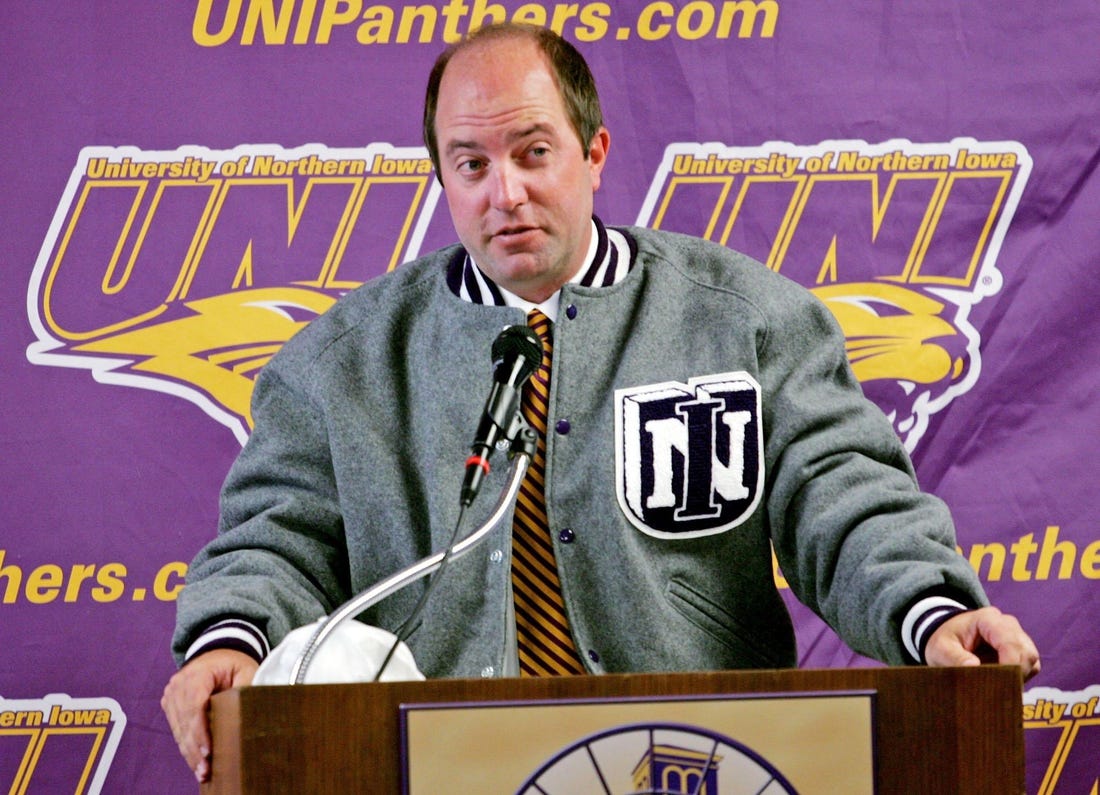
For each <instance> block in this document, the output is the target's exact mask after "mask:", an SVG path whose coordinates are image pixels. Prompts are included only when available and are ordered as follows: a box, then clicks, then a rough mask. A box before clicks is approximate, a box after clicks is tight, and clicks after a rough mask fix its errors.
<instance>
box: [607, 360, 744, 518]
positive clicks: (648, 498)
mask: <svg viewBox="0 0 1100 795" xmlns="http://www.w3.org/2000/svg"><path fill="white" fill-rule="evenodd" d="M615 443H616V454H615V468H616V480H617V489H618V497H619V505H620V506H621V507H622V509H623V512H624V513H625V514H626V516H627V518H629V519H630V521H631V522H632V523H633V524H634V526H635V527H637V528H638V529H639V530H641V531H642V532H644V533H647V534H649V535H652V536H656V537H659V538H692V537H696V536H704V535H711V534H713V533H721V532H723V531H726V530H729V529H731V528H733V527H736V526H737V525H739V524H741V523H742V522H744V521H745V519H747V518H748V517H749V516H750V515H751V514H752V512H753V511H754V510H755V509H756V505H757V503H758V502H759V501H760V493H761V491H762V490H763V483H764V463H763V444H764V443H763V430H762V428H761V421H760V385H759V384H757V383H756V381H755V380H754V379H753V378H752V377H751V376H750V375H748V374H747V373H742V372H738V373H720V374H716V375H707V376H701V377H698V378H692V379H689V380H688V382H687V384H681V383H676V382H666V383H663V384H652V385H649V386H641V387H633V388H630V389H619V390H616V391H615Z"/></svg>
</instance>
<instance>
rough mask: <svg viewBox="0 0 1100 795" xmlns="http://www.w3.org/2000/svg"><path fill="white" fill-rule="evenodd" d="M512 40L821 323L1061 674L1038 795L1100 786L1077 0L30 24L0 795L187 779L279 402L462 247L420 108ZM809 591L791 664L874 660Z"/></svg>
mask: <svg viewBox="0 0 1100 795" xmlns="http://www.w3.org/2000/svg"><path fill="white" fill-rule="evenodd" d="M504 16H507V17H509V18H517V17H518V18H521V19H523V20H526V21H530V22H535V23H537V24H543V25H547V26H553V27H554V28H555V29H557V30H559V31H562V32H563V33H564V34H565V36H566V37H567V38H569V39H570V40H572V41H574V42H576V43H577V45H578V46H579V48H580V49H581V50H582V52H583V53H584V54H585V55H586V57H588V58H589V60H590V63H591V64H592V67H593V70H594V72H595V73H596V77H597V80H598V82H599V84H600V86H601V90H602V94H603V98H604V111H605V116H606V118H607V123H608V126H609V128H610V130H611V135H612V146H611V154H610V160H609V164H608V167H607V169H606V170H605V172H604V180H603V186H602V187H601V189H600V191H599V193H598V194H597V213H598V214H599V215H600V216H601V218H603V220H605V221H606V222H608V223H609V224H628V223H637V224H640V225H646V226H651V227H657V228H663V229H671V230H678V231H685V232H690V233H693V234H697V235H700V236H704V237H708V238H710V239H712V240H716V241H719V242H722V243H724V244H726V245H728V246H730V247H732V248H736V249H739V250H742V251H745V252H746V253H749V254H751V255H752V256H754V257H756V258H758V259H760V260H762V261H764V262H766V263H767V264H768V265H769V266H770V267H772V268H773V269H775V270H777V271H779V272H781V273H784V274H786V275H788V276H790V277H791V278H793V279H795V280H796V281H799V282H800V283H802V284H804V285H806V286H807V287H809V288H811V289H813V290H814V291H815V292H816V293H817V294H818V295H819V297H820V298H821V299H822V300H823V301H824V302H825V303H826V305H827V306H829V308H830V309H832V310H833V312H834V314H835V315H836V316H837V318H838V320H839V321H840V323H841V325H842V326H843V328H844V330H845V333H846V335H847V337H848V341H849V351H850V356H851V360H852V363H853V365H854V367H855V370H856V373H857V375H858V376H859V378H860V379H861V381H862V382H863V384H864V387H865V389H866V390H867V392H868V394H869V395H871V396H872V397H873V398H874V399H875V400H876V401H877V402H878V403H879V404H880V405H881V406H882V407H883V409H884V410H885V411H886V412H887V413H888V414H889V416H890V418H891V420H892V422H893V424H894V427H895V429H896V430H897V432H898V434H899V436H900V437H901V438H902V439H903V441H904V442H905V444H906V446H907V447H908V449H909V450H910V452H911V454H912V456H913V459H914V462H915V464H916V466H917V470H918V474H919V476H920V479H921V483H922V485H923V486H924V488H925V489H927V490H929V491H932V492H934V493H936V494H938V495H939V496H941V497H942V498H943V499H945V500H946V501H947V502H948V504H949V505H950V506H951V508H952V510H953V513H954V515H955V518H956V523H957V525H958V533H959V546H960V550H961V552H962V554H963V555H964V556H966V557H967V558H968V559H969V560H970V562H971V563H972V564H973V565H974V567H975V568H976V569H977V570H978V572H979V574H980V576H981V578H982V580H983V582H984V583H985V585H986V587H987V590H988V592H989V594H990V597H991V599H992V600H993V602H994V603H995V604H997V605H998V606H1000V607H1001V608H1002V609H1004V610H1006V611H1007V612H1012V613H1014V614H1016V615H1018V616H1019V617H1020V619H1021V621H1022V622H1023V623H1024V625H1025V627H1026V628H1027V629H1028V630H1029V631H1030V632H1031V633H1032V634H1033V636H1034V637H1035V639H1036V641H1037V643H1038V645H1039V647H1040V650H1041V651H1042V652H1043V661H1044V664H1043V671H1042V673H1041V675H1040V676H1039V677H1037V678H1036V679H1035V680H1033V682H1032V683H1030V684H1029V687H1028V689H1027V691H1026V693H1025V709H1024V715H1023V720H1024V725H1025V729H1026V732H1025V737H1026V742H1027V751H1028V760H1027V764H1028V768H1027V787H1028V793H1029V794H1030V795H1038V794H1040V793H1042V794H1043V795H1046V794H1047V793H1087V792H1096V789H1097V786H1098V782H1100V764H1098V763H1097V759H1098V758H1100V757H1098V755H1097V748H1098V746H1100V643H1098V638H1100V633H1098V631H1097V629H1096V621H1095V616H1094V612H1093V611H1094V610H1095V607H1096V604H1097V581H1098V580H1100V530H1098V528H1100V498H1098V496H1097V488H1096V480H1097V475H1098V474H1100V465H1098V457H1097V454H1096V452H1095V446H1096V445H1095V436H1096V428H1097V427H1100V407H1098V406H1100V400H1098V399H1097V398H1098V397H1100V386H1098V383H1100V382H1098V380H1097V372H1096V370H1097V368H1096V366H1095V365H1096V363H1097V362H1100V320H1098V318H1100V315H1098V314H1097V313H1096V312H1095V310H1094V307H1093V303H1094V300H1095V295H1096V290H1097V287H1098V286H1100V285H1098V279H1097V275H1096V274H1097V268H1096V262H1097V258H1098V255H1100V224H1098V223H1097V219H1098V218H1100V178H1098V176H1097V173H1096V170H1097V163H1098V162H1100V102H1098V101H1097V97H1098V96H1100V70H1098V69H1097V68H1096V57H1095V52H1094V51H1095V42H1096V41H1097V40H1098V39H1100V14H1098V12H1097V8H1096V6H1095V4H1094V3H1091V2H1086V1H1085V0H1067V2H1062V3H1058V4H1052V5H1050V6H1036V5H1034V4H1018V3H1017V4H1004V3H996V2H992V0H980V1H979V2H974V3H968V4H958V3H950V2H943V1H942V0H932V1H931V2H927V3H920V4H893V3H886V4H883V3H872V2H857V3H848V4H845V5H843V6H840V7H837V6H835V5H822V4H811V3H804V2H803V3H795V2H784V1H783V0H759V1H758V2H752V1H751V0H750V1H748V2H732V1H727V2H723V0H696V1H695V2H657V1H656V0H654V1H653V2H649V1H648V0H646V1H645V2H637V3H604V2H583V3H551V2H535V3H530V2H526V3H521V2H486V0H467V1H466V2H462V1H461V0H449V2H436V3H426V4H413V3H407V4H401V3H393V2H391V3H384V4H383V3H363V2H361V0H340V1H339V2H336V1H335V0H324V1H323V2H317V1H316V0H190V2H183V3H171V4H158V3H138V2H125V1H124V0H103V2H99V3H94V4H90V3H89V4H35V3H22V4H17V3H8V4H5V5H4V6H3V7H2V8H0V75H2V77H3V86H4V90H3V91H2V92H0V138H2V141H3V144H4V146H5V150H6V151H5V156H4V157H3V158H0V184H2V185H3V186H4V191H5V195H6V196H7V199H6V201H5V202H4V203H3V208H2V210H0V213H2V218H3V230H4V234H3V235H2V237H0V258H2V262H3V265H4V272H5V273H6V274H7V276H6V278H5V280H4V284H3V286H2V287H0V329H2V330H3V333H2V334H0V362H2V367H3V371H4V373H5V375H4V378H3V382H2V383H3V387H2V388H3V406H4V408H3V411H2V413H0V438H2V439H3V451H4V455H3V456H2V458H0V473H2V475H0V477H2V479H3V482H4V483H5V484H6V491H5V494H4V497H3V499H2V500H0V523H2V525H0V526H2V531H0V791H2V790H4V789H7V790H8V791H11V792H37V791H70V790H71V791H76V792H98V791H102V792H153V791H155V792H191V791H193V790H194V782H193V779H191V777H190V775H189V772H188V771H187V769H186V767H185V765H184V764H183V762H182V761H181V760H180V759H179V757H178V754H177V752H176V749H175V745H174V743H173V740H172V737H171V734H170V732H169V730H168V727H167V724H166V723H165V721H164V719H163V717H162V716H161V714H160V708H159V699H160V693H161V690H162V688H163V686H164V683H165V682H166V680H167V679H168V677H169V676H170V674H171V672H172V670H173V665H172V662H171V659H170V656H169V653H168V644H169V636H170V633H171V628H172V623H173V619H174V600H175V598H176V595H177V594H178V592H179V589H180V588H181V587H182V582H183V576H184V574H185V572H186V567H187V563H188V561H190V559H191V557H192V556H193V555H194V553H195V552H196V551H197V549H198V548H199V547H200V546H201V545H202V544H203V543H204V542H205V541H206V540H207V539H209V538H210V537H211V536H212V534H213V532H214V526H215V521H216V511H217V493H218V489H219V486H220V484H221V481H222V479H223V477H224V475H225V473H226V470H227V469H228V467H229V464H230V462H231V461H232V460H233V458H234V456H235V454H236V453H237V451H238V450H239V449H240V445H241V443H242V442H243V441H244V440H245V439H246V438H247V435H248V432H249V429H250V417H249V413H248V398H249V395H250V393H251V385H252V382H253V379H254V377H255V375H256V372H257V371H258V370H259V369H260V368H261V367H262V366H263V364H264V363H265V362H266V361H267V360H268V359H269V358H270V356H271V355H272V354H273V353H274V352H275V351H276V350H277V349H278V347H279V346H280V345H281V344H282V343H283V342H285V340H286V339H287V338H289V336H290V335H291V334H293V333H294V332H295V331H296V330H297V329H299V328H300V327H301V326H302V325H303V324H304V323H306V322H308V321H309V320H310V319H311V318H312V317H316V316H317V315H318V314H319V313H321V312H323V311H325V309H327V308H328V307H329V306H330V305H331V304H332V302H333V301H334V300H335V299H336V298H338V297H339V296H340V295H342V294H343V293H345V292H347V291H348V290H349V289H351V288H353V287H354V286H355V285H357V284H359V283H361V282H363V281H364V280H366V279H369V278H371V277H373V276H376V275H378V274H381V273H383V272H385V271H386V270H388V269H391V268H393V267H400V264H401V263H402V262H404V261H406V260H407V259H409V258H411V257H413V256H415V255H416V254H417V253H418V252H424V251H428V250H430V249H432V248H435V247H437V246H439V245H442V244H445V243H449V242H451V241H452V240H453V238H454V235H453V231H452V229H451V226H450V220H449V218H448V216H447V212H446V208H445V202H443V201H442V195H441V192H440V188H439V186H438V184H437V183H436V182H435V180H434V177H433V175H432V173H431V169H430V164H429V163H428V161H427V160H426V152H425V150H424V149H423V147H422V145H421V141H420V137H419V135H420V131H419V124H420V122H419V118H420V102H421V97H422V92H423V85H424V83H425V80H426V76H427V72H428V69H429V67H430V64H431V62H432V60H433V59H434V57H435V55H436V54H437V53H438V52H439V50H440V49H441V48H442V46H443V45H444V43H445V41H448V40H450V39H453V38H454V37H455V36H456V35H461V34H462V33H465V32H466V31H467V30H469V29H470V28H471V27H474V26H476V25H478V24H480V22H482V21H484V20H488V19H492V18H503V17H504ZM777 577H778V578H779V579H780V581H782V575H781V573H777ZM788 595H789V594H788ZM789 601H790V603H791V607H792V611H793V613H794V615H795V617H796V624H797V628H798V634H799V643H800V653H801V660H802V664H803V665H804V666H811V667H827V666H844V665H853V664H866V663H867V661H865V660H862V659H860V658H858V657H857V656H856V655H854V654H853V653H852V652H850V651H849V650H848V649H846V648H845V647H844V646H843V644H841V643H840V641H839V640H837V638H836V637H835V635H833V634H832V632H831V631H830V630H828V629H827V628H825V627H824V625H823V624H822V623H821V622H820V620H818V619H817V618H816V617H814V616H812V615H810V614H809V613H808V611H807V610H805V608H802V607H801V606H799V605H797V604H796V603H795V602H794V601H793V599H791V600H789Z"/></svg>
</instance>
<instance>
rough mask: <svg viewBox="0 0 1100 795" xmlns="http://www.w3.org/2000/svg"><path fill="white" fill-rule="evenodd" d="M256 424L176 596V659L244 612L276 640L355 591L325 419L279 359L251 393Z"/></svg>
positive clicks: (243, 616)
mask: <svg viewBox="0 0 1100 795" xmlns="http://www.w3.org/2000/svg"><path fill="white" fill-rule="evenodd" d="M252 412H253V418H254V430H253V433H252V435H251V437H250V438H249V440H248V442H247V444H246V445H245V447H244V449H243V450H242V452H241V454H240V456H239V457H238V458H237V460H236V461H235V463H234V464H233V466H232V468H231V469H230V472H229V475H228V477H227V478H226V481H225V484H224V486H223V489H222V495H221V504H220V508H221V517H220V520H219V528H218V535H217V537H216V538H215V539H214V540H212V541H211V542H210V543H209V544H207V545H206V546H205V547H204V548H203V549H202V550H201V551H200V552H199V554H198V555H197V557H196V558H195V559H194V561H193V562H192V564H191V567H190V569H189V571H188V575H187V583H186V587H184V589H183V590H182V591H181V593H180V596H179V600H178V604H177V621H176V629H175V633H174V636H173V640H172V650H173V654H174V656H175V658H176V660H177V663H181V662H182V661H183V656H184V654H185V653H186V652H187V649H188V647H189V646H190V645H191V644H192V643H193V642H194V640H195V639H196V637H198V636H199V635H200V634H202V633H203V631H204V630H206V629H207V628H209V627H210V626H212V625H213V624H215V623H217V622H219V621H222V620H224V619H227V618H232V619H243V620H244V621H247V622H248V623H250V624H251V625H253V626H255V627H256V628H257V629H259V631H260V632H262V633H263V634H264V635H265V636H266V638H267V639H268V641H269V642H270V644H271V645H272V646H274V645H275V644H277V643H278V642H279V641H280V640H281V639H282V638H283V637H284V636H285V635H286V634H287V633H288V632H290V631H291V630H292V629H294V628H296V627H298V626H300V625H302V624H306V623H308V622H311V621H315V620H316V619H318V618H320V617H321V616H323V615H325V614H326V613H328V612H331V610H332V609H334V608H335V607H336V606H338V605H339V604H341V603H342V602H344V601H346V599H347V598H349V589H350V588H349V585H348V573H347V565H348V564H347V560H348V557H347V552H346V548H345V540H344V532H343V530H344V529H343V522H342V519H341V513H340V507H339V503H338V498H337V491H336V483H335V477H334V474H333V468H332V461H331V454H330V449H329V444H328V438H327V432H326V425H325V417H324V416H323V413H322V412H321V411H320V409H319V408H318V406H317V404H316V403H315V402H314V401H313V400H311V397H310V395H309V394H308V388H307V386H305V385H303V384H294V383H292V382H291V381H290V380H289V379H286V378H284V377H283V375H282V373H281V371H280V369H279V366H278V358H277V359H276V360H274V361H273V362H272V363H271V364H269V365H268V366H267V367H265V368H264V370H263V371H262V372H261V374H260V376H259V378H258V379H257V383H256V387H255V390H254V392H253V398H252Z"/></svg>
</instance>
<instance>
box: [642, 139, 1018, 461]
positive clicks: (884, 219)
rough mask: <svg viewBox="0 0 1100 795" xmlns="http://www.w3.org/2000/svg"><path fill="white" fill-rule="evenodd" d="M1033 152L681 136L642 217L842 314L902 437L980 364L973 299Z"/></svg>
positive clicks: (919, 429)
mask: <svg viewBox="0 0 1100 795" xmlns="http://www.w3.org/2000/svg"><path fill="white" fill-rule="evenodd" d="M1030 173H1031V158H1030V156H1029V155H1028V153H1027V150H1026V149H1025V148H1024V147H1023V146H1022V145H1021V144H1019V143H1016V142H1014V141H997V142H979V141H975V140H973V139H968V138H958V139H955V140H953V141H951V142H948V143H928V144H915V143H912V142H910V141H907V140H892V141H887V142H885V143H881V144H868V143H867V142H865V141H825V142H822V143H820V144H817V145H814V146H795V145H794V144H790V143H786V142H782V141H777V142H770V143H766V144H763V145H761V146H754V147H732V146H724V145H722V144H718V143H676V144H671V145H670V146H668V147H667V148H666V150H665V154H664V158H663V160H662V163H661V165H660V166H659V168H658V170H657V173H656V174H655V176H654V178H653V182H652V184H651V185H650V189H649V192H648V195H647V196H646V199H645V203H644V204H643V206H642V209H641V211H640V212H639V215H638V219H637V224H638V225H639V226H650V227H652V228H654V229H662V228H663V229H673V230H676V231H681V232H688V233H692V234H696V235H699V236H700V237H704V238H707V239H709V240H714V241H716V242H719V243H722V244H723V245H727V246H729V247H730V248H734V249H737V250H738V251H742V252H744V253H746V254H748V255H750V256H752V257H755V258H756V259H758V260H760V261H761V262H764V263H766V264H767V265H768V266H769V267H770V268H772V269H773V270H775V271H778V272H780V273H783V274H784V275H786V276H788V277H790V278H792V279H793V280H795V281H797V282H799V283H800V284H802V285H803V286H805V287H808V288H810V289H811V290H813V291H814V292H815V293H817V295H818V297H819V298H821V300H822V301H823V302H824V303H825V305H826V306H828V308H829V309H830V310H831V311H832V312H833V314H834V315H835V316H836V318H837V320H838V322H839V323H840V325H841V327H842V328H843V330H844V334H845V337H846V338H847V348H848V356H849V360H850V361H851V363H852V366H853V369H854V371H855V374H856V376H857V377H858V378H859V379H860V381H861V382H862V383H863V387H864V391H865V392H866V393H867V394H868V396H869V397H871V398H872V399H874V400H875V401H876V402H877V403H878V404H879V405H880V406H881V408H882V409H883V410H884V411H885V412H886V413H887V415H888V416H890V418H891V420H892V421H893V423H894V428H895V430H896V431H897V432H898V434H899V436H901V438H902V440H903V441H904V442H905V445H906V447H907V449H909V451H910V452H912V450H913V449H914V448H915V447H916V445H917V443H918V442H919V441H920V439H921V437H922V436H923V434H924V432H925V431H926V430H927V428H928V422H929V418H930V417H931V416H933V415H934V414H936V413H937V412H939V411H942V410H943V409H944V408H945V407H946V406H947V405H948V404H949V403H950V402H951V401H952V400H954V399H955V398H956V397H958V396H959V395H962V394H965V393H966V392H968V391H969V390H970V389H971V387H973V385H974V384H975V383H976V381H977V379H978V377H979V374H980V371H981V358H980V354H979V348H980V344H981V336H980V333H979V330H978V329H977V328H975V327H974V326H973V325H972V323H971V322H970V319H969V318H970V313H971V310H972V309H973V308H974V306H975V305H976V304H977V303H978V302H979V301H981V300H982V299H983V298H986V297H988V296H991V295H994V294H996V293H997V292H998V291H999V290H1000V289H1001V286H1002V283H1003V278H1002V275H1001V273H1000V272H999V271H998V270H997V268H996V262H997V257H998V254H999V253H1000V248H1001V244H1002V242H1003V240H1004V236H1005V233H1006V232H1007V230H1008V227H1009V225H1010V223H1011V221H1012V217H1013V214H1014V213H1015V211H1016V207H1017V205H1018V203H1019V199H1020V194H1021V193H1022V192H1023V189H1024V186H1025V184H1026V182H1027V178H1028V176H1029V174H1030Z"/></svg>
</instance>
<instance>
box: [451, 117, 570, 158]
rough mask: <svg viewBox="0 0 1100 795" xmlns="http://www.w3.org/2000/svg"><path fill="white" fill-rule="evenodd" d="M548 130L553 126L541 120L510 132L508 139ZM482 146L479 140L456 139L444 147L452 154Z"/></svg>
mask: <svg viewBox="0 0 1100 795" xmlns="http://www.w3.org/2000/svg"><path fill="white" fill-rule="evenodd" d="M547 132H551V128H550V127H549V126H548V125H546V124H543V123H541V122H536V123H535V124H532V125H531V126H530V127H525V128H524V129H522V130H517V131H515V132H512V133H509V134H508V141H509V142H515V141H522V140H523V139H524V138H530V137H531V136H532V135H538V134H539V133H547ZM481 148H482V147H481V144H479V143H478V142H477V141H465V140H455V141H449V142H448V143H447V146H446V148H445V149H444V151H445V152H446V153H447V154H451V153H453V152H458V151H461V150H467V149H472V150H475V151H476V150H478V149H481Z"/></svg>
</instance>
